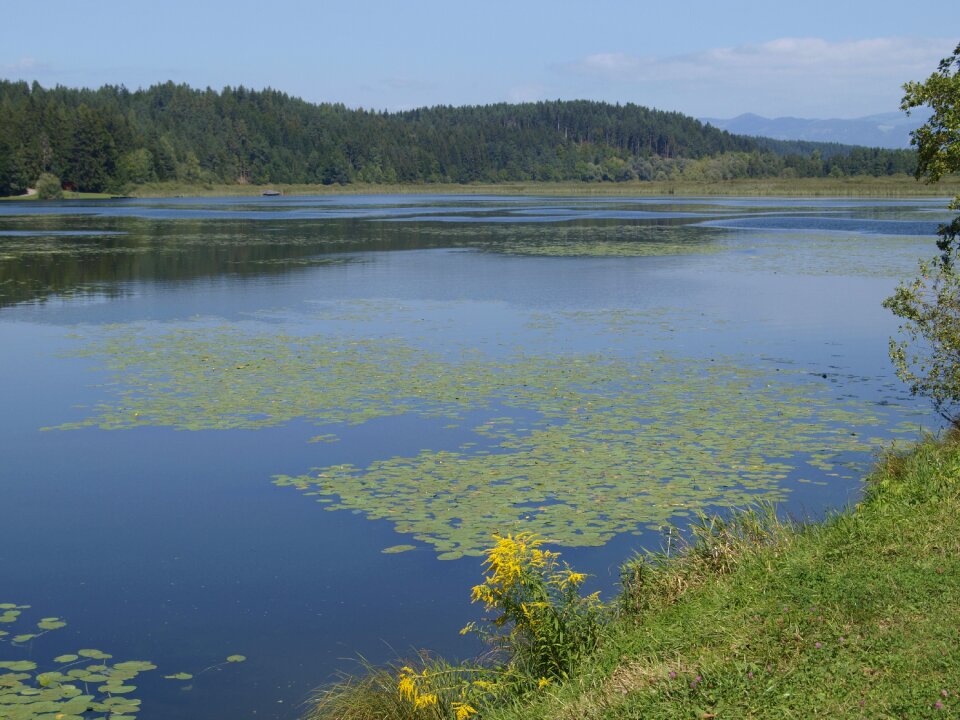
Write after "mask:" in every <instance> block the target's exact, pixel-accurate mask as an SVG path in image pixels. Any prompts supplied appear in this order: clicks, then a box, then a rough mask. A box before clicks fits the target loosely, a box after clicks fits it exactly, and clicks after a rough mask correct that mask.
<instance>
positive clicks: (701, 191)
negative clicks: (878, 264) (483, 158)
mask: <svg viewBox="0 0 960 720" xmlns="http://www.w3.org/2000/svg"><path fill="white" fill-rule="evenodd" d="M265 189H271V190H278V191H280V192H282V193H283V194H284V195H361V194H373V195H377V194H389V195H423V194H434V193H435V194H455V195H540V196H544V195H545V196H569V195H574V196H586V197H590V196H597V197H640V196H660V195H680V196H687V197H694V196H757V197H763V196H778V195H779V196H809V197H925V196H940V195H943V196H946V195H948V194H949V195H954V194H957V192H960V177H950V178H945V179H944V180H943V181H942V182H940V183H938V184H937V185H935V186H931V185H925V184H923V183H920V182H917V181H916V180H915V179H914V178H913V177H912V176H908V175H899V176H892V177H870V176H858V177H849V178H795V179H785V178H769V179H764V180H727V181H723V182H683V181H670V182H640V181H634V182H625V183H570V182H563V183H548V182H528V183H497V184H473V185H457V184H421V185H370V184H363V183H358V184H353V185H270V186H257V185H184V184H178V183H153V184H149V185H141V186H138V187H136V188H135V189H133V190H132V191H131V194H133V195H136V196H138V197H176V196H179V195H183V196H185V197H218V196H259V195H260V194H261V193H262V192H263V191H264V190H265Z"/></svg>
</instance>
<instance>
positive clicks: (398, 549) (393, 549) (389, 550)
mask: <svg viewBox="0 0 960 720" xmlns="http://www.w3.org/2000/svg"><path fill="white" fill-rule="evenodd" d="M416 549H417V546H416V545H391V546H390V547H385V548H384V549H383V550H381V551H380V552H382V553H384V554H386V555H393V554H395V553H402V552H409V551H410V550H416Z"/></svg>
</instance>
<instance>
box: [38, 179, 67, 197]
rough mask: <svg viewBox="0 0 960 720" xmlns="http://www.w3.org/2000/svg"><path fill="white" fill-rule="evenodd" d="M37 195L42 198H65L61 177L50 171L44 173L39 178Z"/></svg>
mask: <svg viewBox="0 0 960 720" xmlns="http://www.w3.org/2000/svg"><path fill="white" fill-rule="evenodd" d="M37 197H38V198H39V199H40V200H60V199H62V198H63V188H62V187H61V185H60V178H58V177H57V176H56V175H51V174H50V173H43V174H42V175H41V176H40V177H39V178H37Z"/></svg>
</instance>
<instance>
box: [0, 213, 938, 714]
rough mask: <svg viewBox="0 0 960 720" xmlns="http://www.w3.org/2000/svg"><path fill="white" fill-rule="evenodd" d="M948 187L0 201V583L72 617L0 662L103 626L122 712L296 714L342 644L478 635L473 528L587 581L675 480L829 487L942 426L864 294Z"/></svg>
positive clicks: (886, 289) (714, 498) (451, 646)
mask: <svg viewBox="0 0 960 720" xmlns="http://www.w3.org/2000/svg"><path fill="white" fill-rule="evenodd" d="M944 205H945V201H944V200H942V199H936V200H910V201H897V202H893V201H879V200H864V201H856V200H794V199H782V198H781V199H759V200H758V199H719V200H717V199H709V200H707V199H683V200H678V199H673V198H670V199H666V198H647V199H638V200H624V199H556V198H551V199H538V198H499V197H498V198H483V197H446V196H436V197H429V196H428V197H414V198H410V197H389V196H368V197H348V198H322V199H318V198H269V199H262V200H261V199H254V200H250V199H217V200H199V199H178V200H156V201H110V202H96V203H74V202H71V203H52V204H47V203H39V202H34V203H14V202H6V203H2V204H0V369H2V372H0V398H2V402H3V413H2V414H0V426H2V428H0V429H2V435H3V437H4V443H3V448H4V452H3V455H4V461H3V464H2V469H0V489H2V501H0V603H4V602H14V603H22V604H29V605H31V606H33V610H31V612H32V613H33V614H34V615H32V616H31V617H34V616H35V617H34V620H36V619H39V618H41V617H46V616H59V617H63V618H64V619H65V620H66V621H67V622H68V625H67V626H66V627H65V628H63V629H60V630H57V631H55V632H52V633H50V634H48V635H44V636H42V637H39V638H36V639H34V640H32V641H29V642H26V643H23V644H21V645H20V646H16V647H14V646H12V645H11V644H9V643H0V661H2V660H4V659H7V656H9V659H26V658H29V659H32V660H34V661H35V662H37V663H38V664H39V665H41V669H53V667H49V668H48V667H47V666H49V665H50V662H51V660H52V658H53V657H54V656H56V655H59V654H62V653H65V652H71V651H74V650H76V649H77V648H99V649H102V650H105V651H107V652H110V653H112V654H113V655H114V656H115V657H116V658H119V659H138V660H139V659H143V660H150V661H152V662H154V663H156V664H157V665H158V666H159V669H158V670H155V671H152V672H148V673H145V674H143V675H141V676H140V677H139V678H138V679H137V682H138V685H139V687H138V693H137V697H139V698H140V699H142V701H143V711H142V713H141V715H140V716H141V717H143V718H148V719H149V718H164V717H181V718H207V717H258V718H273V717H276V718H291V717H296V716H297V715H298V713H299V712H300V710H301V708H300V704H301V703H302V702H303V701H304V699H305V698H306V697H307V695H308V694H309V692H310V691H311V690H312V689H313V688H315V687H316V686H318V685H319V684H321V683H323V682H325V681H327V680H329V679H330V677H331V674H332V673H333V672H335V671H336V670H338V669H339V670H352V669H354V658H356V657H357V656H358V655H363V656H364V657H366V658H368V659H369V660H371V661H374V662H379V661H384V660H386V659H390V658H392V657H395V656H396V655H397V654H403V653H407V652H409V651H410V650H411V649H412V648H421V647H423V648H430V649H433V650H436V651H440V652H442V653H444V654H447V655H450V656H466V655H470V654H472V653H474V652H476V651H477V649H478V648H477V646H476V645H475V644H474V643H473V642H472V641H471V640H470V639H468V638H466V639H465V638H462V637H460V636H459V635H458V633H457V631H458V629H459V628H460V627H462V626H463V625H464V624H465V623H466V621H468V620H471V619H476V618H477V616H478V614H479V610H478V609H477V608H475V607H471V606H470V604H469V589H470V587H471V585H473V584H475V583H476V582H477V581H478V578H479V576H480V568H479V560H478V558H477V557H475V556H474V555H471V554H469V553H470V552H475V550H476V547H475V543H476V538H477V537H486V536H487V535H488V534H489V533H490V532H493V531H494V530H497V529H500V530H503V531H515V530H518V529H533V530H536V531H539V532H544V533H545V534H548V535H550V536H551V537H556V538H560V539H561V541H562V542H561V545H562V547H561V548H560V549H561V550H562V552H563V554H564V558H565V559H567V560H569V561H570V562H571V564H573V565H574V566H575V567H577V568H578V569H582V570H586V571H588V572H590V573H592V574H593V576H594V578H593V581H592V582H593V583H594V585H595V586H596V587H597V588H599V589H601V590H602V591H603V592H604V594H605V595H608V596H609V594H611V593H612V592H614V591H615V586H616V573H617V567H618V565H619V563H620V562H621V561H622V560H623V559H625V558H626V557H627V556H628V555H629V554H630V552H631V551H632V550H633V549H636V548H639V547H641V546H644V545H645V546H647V547H653V548H657V547H659V544H660V538H661V534H660V532H659V531H658V530H657V529H656V528H658V527H660V526H662V525H663V524H664V522H666V521H667V520H670V521H672V522H676V523H678V524H680V525H682V524H683V523H684V522H685V521H686V518H687V517H689V514H688V513H689V512H691V511H692V510H694V509H696V508H705V509H713V508H723V507H725V506H728V505H737V504H741V501H742V500H743V499H744V498H748V497H769V498H772V499H777V500H779V501H781V503H782V507H783V509H784V512H790V513H794V514H797V515H810V516H814V517H817V516H821V515H822V514H823V513H824V512H826V511H828V510H829V509H830V508H834V507H842V506H845V505H846V504H848V503H849V502H851V501H852V500H854V499H855V498H856V497H857V495H858V493H859V491H860V485H859V482H858V480H857V478H858V477H859V472H860V468H862V466H863V465H864V464H865V463H868V462H869V459H870V457H871V456H872V453H873V452H875V450H876V448H878V447H879V446H880V444H881V443H883V442H887V441H889V440H890V439H891V438H893V437H903V438H905V439H911V438H913V437H916V435H917V433H918V431H919V428H920V427H921V426H923V427H928V428H933V427H936V426H937V421H936V418H935V417H934V416H933V413H932V412H930V410H929V408H928V407H927V405H926V404H925V403H924V402H922V401H917V400H914V399H911V398H910V397H908V396H907V395H906V393H905V392H904V390H903V388H902V387H901V386H900V384H899V383H898V381H897V380H896V378H895V376H894V375H893V373H892V371H891V369H890V367H889V362H888V360H887V357H886V345H887V338H888V337H889V336H890V335H891V334H893V333H895V331H896V322H895V321H894V319H893V318H891V317H890V316H889V314H888V313H887V312H886V311H885V310H883V309H882V308H881V307H880V302H881V301H882V299H883V298H884V297H886V296H887V295H889V294H890V293H891V291H892V290H893V288H894V287H895V285H896V282H897V280H898V278H901V277H907V276H909V275H910V274H911V273H912V272H913V269H914V267H915V262H916V259H917V258H919V257H921V256H927V255H931V254H932V253H933V250H934V248H933V240H932V235H933V233H934V232H935V230H936V226H937V224H938V222H941V221H943V220H944V219H946V217H947V216H946V214H945V213H944V212H943V210H942V208H943V206H944ZM211 366H216V367H213V368H212V369H210V368H211ZM218 368H219V369H218ZM228 373H229V374H228ZM811 408H814V410H810V409H811ZM810 413H813V414H812V415H811V414H810ZM44 428H49V429H44ZM504 428H506V429H504ZM621 430H622V432H620V431H621ZM628 436H629V437H628ZM318 437H319V441H317V439H318ZM738 438H739V439H738ZM744 438H746V439H744ZM311 439H313V440H314V442H310V441H311ZM599 445H602V446H603V447H602V449H601V450H600V451H598V452H596V453H594V452H593V450H594V449H595V448H597V447H599ZM794 445H795V446H796V447H799V448H800V451H799V452H797V451H795V447H794ZM580 455H583V456H585V457H586V456H589V461H588V460H587V459H582V460H581V459H578V458H579V457H580ZM571 458H573V459H571ZM344 465H347V466H348V468H347V469H346V470H343V468H342V466H344ZM535 465H536V467H534V466H535ZM513 466H516V470H515V471H514V472H513V473H512V475H513V476H515V477H510V475H511V473H510V472H509V468H511V467H513ZM544 468H550V469H549V470H545V469H544ZM338 473H346V474H345V475H338ZM278 475H283V476H291V477H299V478H301V481H302V478H303V477H305V476H308V475H309V477H310V482H311V483H312V482H314V481H316V482H317V483H319V484H310V485H308V486H304V487H301V488H300V489H299V490H298V489H296V488H291V487H282V486H278V485H277V484H275V483H274V482H272V481H273V480H274V478H276V476H278ZM598 478H599V480H598ZM427 479H429V481H430V483H431V484H430V485H429V487H428V486H427ZM338 483H343V485H342V492H341V493H338V494H331V487H334V488H338V489H340V488H341V485H339V484H338ZM708 486H709V487H708ZM447 487H449V488H452V490H451V491H450V492H449V493H445V491H444V488H447ZM309 493H315V494H309ZM445 494H449V495H453V496H455V497H442V496H444V495H445ZM637 497H642V498H646V499H645V500H641V501H639V502H638V501H637V500H636V498H637ZM672 499H673V500H675V502H674V501H673V500H672ZM317 500H320V501H322V502H321V503H318V502H317ZM323 503H325V504H326V505H327V506H329V505H339V506H341V508H340V509H339V510H337V511H333V512H327V511H325V507H324V504H323ZM633 503H636V504H633ZM461 504H462V506H463V507H462V508H460V509H452V508H456V507H458V506H459V505H461ZM511 513H512V514H511ZM397 528H399V529H400V530H402V531H403V532H397ZM407 544H409V545H412V546H413V547H414V549H413V550H409V551H406V552H399V553H383V552H382V550H383V549H385V548H390V547H393V546H397V545H407ZM463 550H466V551H467V552H468V554H467V555H465V556H463V557H459V558H457V557H456V556H458V555H459V554H460V552H461V551H463ZM438 556H441V557H450V558H454V559H438ZM18 631H20V632H27V630H19V628H18ZM232 654H243V655H245V656H246V657H247V661H246V662H244V663H240V664H230V665H226V666H222V667H215V668H214V669H212V670H208V671H206V672H202V673H201V672H200V671H202V670H203V669H204V668H208V667H210V666H213V665H217V664H218V663H221V662H222V661H223V660H224V658H226V657H227V656H228V655H232ZM177 672H188V673H192V674H194V675H195V678H194V680H193V681H191V682H189V683H184V682H178V681H172V680H165V679H164V678H163V675H165V674H173V673H177Z"/></svg>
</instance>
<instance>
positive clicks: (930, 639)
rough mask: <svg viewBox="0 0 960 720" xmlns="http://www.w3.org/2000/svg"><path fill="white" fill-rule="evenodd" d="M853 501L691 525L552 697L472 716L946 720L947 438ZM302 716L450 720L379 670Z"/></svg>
mask: <svg viewBox="0 0 960 720" xmlns="http://www.w3.org/2000/svg"><path fill="white" fill-rule="evenodd" d="M867 488H868V489H867V493H866V497H865V499H864V500H863V501H862V502H861V503H860V504H858V505H857V506H856V507H855V508H851V509H849V510H847V511H845V512H842V513H838V514H836V515H835V516H833V517H832V518H830V519H829V520H827V521H825V522H822V523H812V524H797V523H792V522H787V521H783V520H780V519H777V517H776V514H775V513H774V512H773V511H772V508H767V509H761V510H754V511H747V512H743V513H739V514H736V515H734V516H733V517H732V518H727V519H726V520H722V519H719V518H706V517H703V518H701V520H700V524H699V526H698V528H697V530H696V532H695V536H694V539H693V540H692V541H690V542H689V543H687V544H686V545H685V546H684V547H683V548H681V549H680V551H679V552H677V551H676V547H674V553H673V556H672V557H665V556H663V555H659V556H656V555H646V556H637V557H636V558H634V559H632V560H630V561H628V562H627V563H626V565H625V566H624V578H625V579H624V590H623V592H622V594H621V596H620V597H619V598H618V600H617V602H616V603H615V605H614V607H615V608H616V610H617V612H616V614H615V617H613V618H612V619H611V621H610V622H609V624H608V625H607V626H606V628H605V630H604V635H603V638H602V640H601V643H600V646H599V649H598V650H597V651H596V652H594V653H593V654H592V655H591V656H589V657H588V659H587V660H585V661H583V662H582V663H581V664H580V665H579V666H578V668H577V669H576V670H575V671H574V672H573V673H572V674H571V675H570V676H569V677H568V679H567V680H566V681H565V682H563V683H562V684H550V685H549V686H547V687H546V688H544V689H542V690H539V691H535V692H533V693H530V692H528V693H526V694H525V695H522V696H520V697H517V696H516V695H513V696H511V695H509V694H507V695H504V694H498V695H496V696H492V697H491V699H490V701H489V702H486V703H484V704H483V705H482V706H481V707H479V710H480V715H479V716H480V717H481V718H483V719H484V720H535V719H539V718H542V719H543V720H547V719H549V720H564V719H569V720H580V719H581V718H582V719H588V720H589V719H597V720H599V719H601V718H602V719H609V720H614V719H617V720H619V719H621V718H637V719H639V718H678V719H679V718H838V717H843V718H861V717H862V718H927V717H929V718H944V717H958V716H960V694H958V693H960V674H958V668H960V626H958V623H957V618H958V617H960V432H957V431H955V432H953V433H952V434H950V435H948V436H947V437H946V438H944V439H942V440H937V439H933V438H930V439H927V440H925V441H924V442H922V443H920V444H919V445H918V446H916V447H915V448H911V449H910V450H907V451H902V452H890V453H888V454H886V455H885V456H884V457H883V458H881V460H880V461H879V463H878V466H877V468H876V469H875V470H874V472H873V473H872V475H871V476H870V478H869V481H868V486H867ZM392 680H394V682H392ZM317 699H318V700H320V701H321V702H319V703H318V704H316V705H314V706H313V707H311V709H310V710H309V711H308V714H307V717H308V718H310V719H311V720H320V719H321V718H381V717H383V718H386V717H408V718H411V719H413V718H426V717H435V718H440V717H453V714H452V712H451V711H450V710H449V709H447V708H440V707H434V708H430V709H429V710H430V711H429V713H428V712H426V711H424V710H420V711H414V710H413V708H412V706H409V704H407V705H404V703H402V702H399V696H398V695H397V691H396V685H395V668H394V669H393V671H391V670H390V669H384V670H379V671H372V674H371V675H369V676H368V677H367V679H365V680H364V679H353V680H349V681H348V682H346V683H345V684H341V685H339V686H335V687H334V688H332V689H329V688H328V689H327V691H326V692H325V693H323V694H321V695H319V696H318V698H317ZM387 708H389V709H387ZM381 710H382V711H383V712H386V714H378V713H380V711H381Z"/></svg>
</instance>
